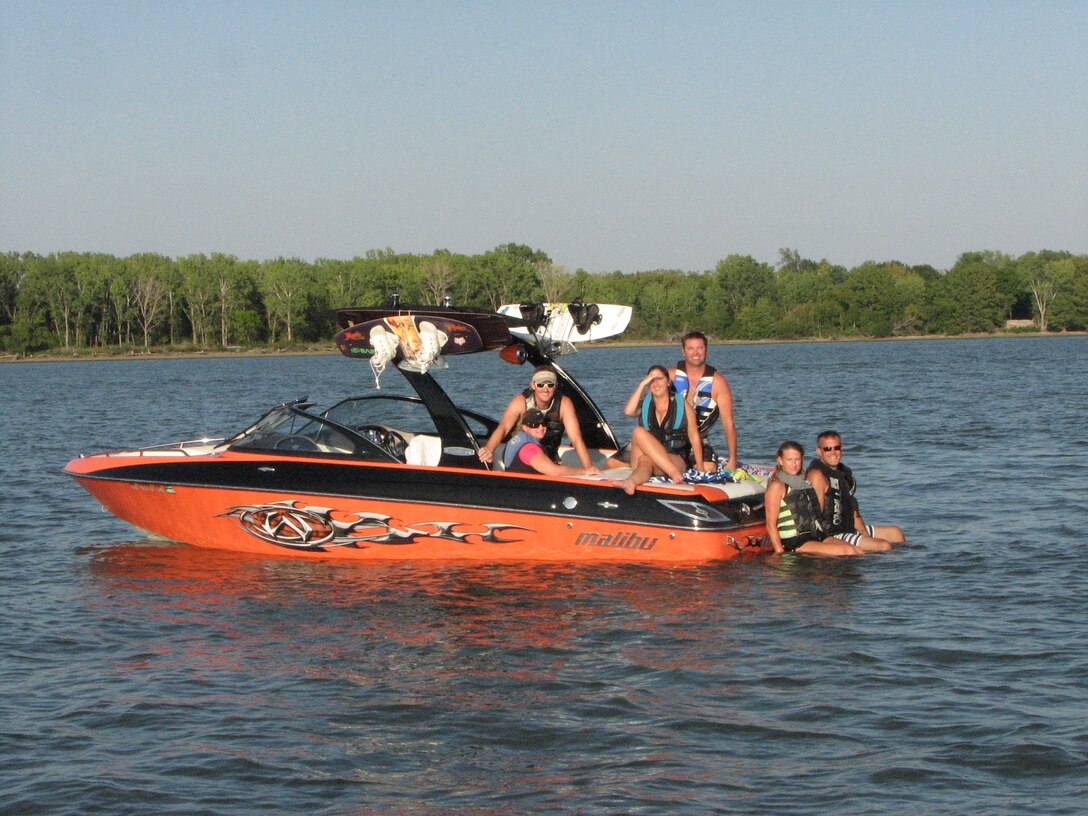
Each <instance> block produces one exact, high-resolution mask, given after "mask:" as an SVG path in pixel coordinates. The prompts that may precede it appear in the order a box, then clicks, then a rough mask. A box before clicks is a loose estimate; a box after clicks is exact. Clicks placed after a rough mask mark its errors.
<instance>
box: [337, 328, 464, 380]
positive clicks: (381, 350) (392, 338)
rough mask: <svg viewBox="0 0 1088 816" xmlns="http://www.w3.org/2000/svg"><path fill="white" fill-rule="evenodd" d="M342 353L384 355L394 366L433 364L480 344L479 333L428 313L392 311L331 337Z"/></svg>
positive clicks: (356, 356) (368, 356) (350, 354)
mask: <svg viewBox="0 0 1088 816" xmlns="http://www.w3.org/2000/svg"><path fill="white" fill-rule="evenodd" d="M335 342H336V347H337V348H338V349H339V350H340V353H341V354H343V355H344V356H345V357H355V358H359V357H361V358H364V359H368V358H374V357H375V356H377V357H386V358H388V361H390V362H393V363H395V364H396V365H398V366H402V367H406V368H413V367H424V370H425V367H437V366H435V361H436V360H438V359H439V358H441V357H445V356H451V355H454V354H471V353H472V352H475V351H482V350H483V348H484V343H483V340H482V339H481V338H480V333H479V332H478V331H476V329H475V328H474V327H473V326H471V325H469V324H468V323H466V322H464V321H461V320H451V319H449V318H444V317H439V316H437V315H431V314H396V315H387V316H385V317H378V318H374V319H372V320H368V321H366V322H365V323H359V324H357V325H354V326H351V327H350V328H347V329H344V330H343V331H341V332H340V333H339V334H337V335H336V337H335Z"/></svg>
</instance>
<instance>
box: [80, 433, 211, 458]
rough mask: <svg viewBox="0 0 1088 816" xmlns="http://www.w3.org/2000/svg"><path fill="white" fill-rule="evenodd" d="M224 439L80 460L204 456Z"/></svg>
mask: <svg viewBox="0 0 1088 816" xmlns="http://www.w3.org/2000/svg"><path fill="white" fill-rule="evenodd" d="M225 441H226V439H225V438H224V437H217V438H215V439H210V438H204V439H190V440H186V441H185V442H166V443H164V444H161V445H149V446H148V447H146V448H129V449H119V450H111V451H103V452H101V453H91V454H82V455H81V456H80V458H81V459H93V458H97V457H106V458H109V457H120V456H132V457H139V456H171V455H173V456H205V455H207V454H209V453H211V452H212V451H213V450H215V449H216V448H217V447H219V445H221V444H222V443H223V442H225Z"/></svg>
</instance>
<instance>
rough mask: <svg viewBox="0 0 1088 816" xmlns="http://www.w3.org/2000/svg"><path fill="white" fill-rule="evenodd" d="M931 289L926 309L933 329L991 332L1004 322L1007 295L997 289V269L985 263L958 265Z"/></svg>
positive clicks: (928, 321) (956, 331)
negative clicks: (930, 297)
mask: <svg viewBox="0 0 1088 816" xmlns="http://www.w3.org/2000/svg"><path fill="white" fill-rule="evenodd" d="M931 291H932V299H931V301H930V303H929V306H928V309H927V323H928V325H929V328H930V330H931V331H936V332H942V333H945V334H962V333H964V332H989V331H993V330H994V329H995V328H997V327H998V326H1000V325H1003V323H1004V316H1005V299H1004V298H1003V297H1002V295H1001V293H1000V292H999V291H998V289H997V275H996V273H995V271H994V269H993V268H992V267H990V266H988V265H987V264H985V263H980V262H975V263H967V264H962V265H957V266H956V267H955V268H953V269H952V270H950V271H949V273H948V274H947V275H945V276H944V277H943V278H941V279H940V280H938V281H937V282H936V283H935V284H934V285H933V287H932V290H931Z"/></svg>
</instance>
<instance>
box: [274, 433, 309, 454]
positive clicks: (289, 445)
mask: <svg viewBox="0 0 1088 816" xmlns="http://www.w3.org/2000/svg"><path fill="white" fill-rule="evenodd" d="M272 447H273V448H275V449H276V450H289V451H316V450H321V449H320V448H319V447H318V446H317V443H316V442H314V441H313V440H312V439H310V437H308V436H304V435H303V434H291V435H290V436H285V437H284V438H283V439H280V440H277V442H276V444H275V445H273V446H272Z"/></svg>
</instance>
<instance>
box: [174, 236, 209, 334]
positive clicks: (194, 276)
mask: <svg viewBox="0 0 1088 816" xmlns="http://www.w3.org/2000/svg"><path fill="white" fill-rule="evenodd" d="M177 263H178V272H179V274H180V278H181V280H180V286H179V293H180V295H181V310H182V312H184V314H185V316H186V317H187V318H188V319H189V327H190V329H191V331H192V338H193V345H196V346H200V347H201V348H207V347H208V342H209V337H210V336H211V331H212V325H213V320H214V314H215V297H216V279H215V274H214V272H213V271H212V269H211V267H210V265H209V263H208V256H207V255H204V254H203V253H197V254H193V255H186V256H184V257H182V258H178V261H177Z"/></svg>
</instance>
